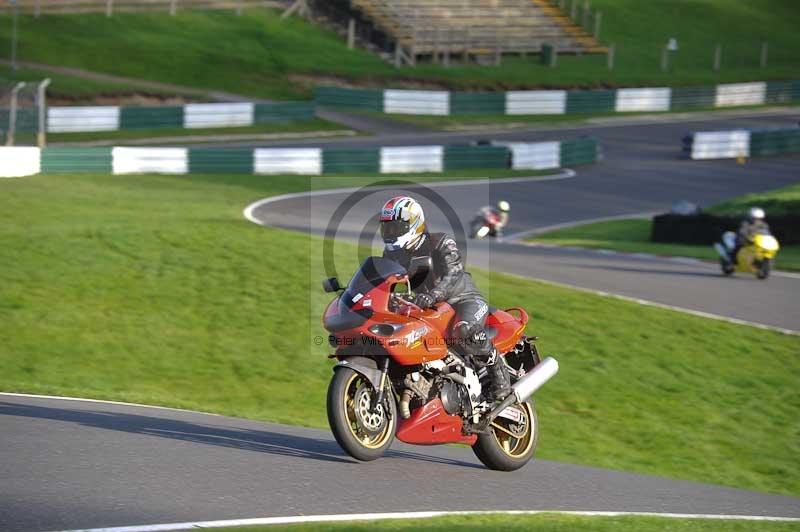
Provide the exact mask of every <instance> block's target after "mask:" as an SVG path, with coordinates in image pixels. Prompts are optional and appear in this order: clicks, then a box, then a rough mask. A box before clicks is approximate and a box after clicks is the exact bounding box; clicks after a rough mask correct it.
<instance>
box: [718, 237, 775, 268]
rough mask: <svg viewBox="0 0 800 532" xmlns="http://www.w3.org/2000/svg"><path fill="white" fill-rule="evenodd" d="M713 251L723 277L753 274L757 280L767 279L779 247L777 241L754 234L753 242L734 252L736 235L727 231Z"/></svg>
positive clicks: (773, 238)
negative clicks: (716, 255)
mask: <svg viewBox="0 0 800 532" xmlns="http://www.w3.org/2000/svg"><path fill="white" fill-rule="evenodd" d="M714 249H715V250H716V251H717V253H718V254H719V263H720V266H721V267H722V273H723V275H731V274H733V272H745V273H754V274H755V275H756V277H758V278H759V279H766V278H767V277H769V272H770V270H771V269H772V263H773V262H774V260H775V255H777V254H778V250H779V249H780V245H779V244H778V240H777V239H776V238H775V237H774V236H772V235H770V234H765V233H759V234H756V235H755V236H754V237H753V240H752V241H751V242H749V243H747V244H745V245H743V246H742V247H741V248H739V251H737V252H736V256H735V257H734V256H733V253H734V250H735V249H736V233H734V232H733V231H727V232H725V233H724V234H723V235H722V242H717V243H715V244H714Z"/></svg>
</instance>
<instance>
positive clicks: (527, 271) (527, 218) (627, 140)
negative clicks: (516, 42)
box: [252, 115, 800, 331]
mask: <svg viewBox="0 0 800 532" xmlns="http://www.w3.org/2000/svg"><path fill="white" fill-rule="evenodd" d="M798 119H800V115H788V116H770V117H764V116H758V117H756V118H753V117H740V118H734V119H731V118H725V119H722V120H715V121H711V122H698V123H693V124H691V126H687V125H686V124H682V123H667V124H648V125H644V126H643V125H635V126H624V127H621V126H610V127H598V128H594V129H592V130H591V131H587V132H586V133H591V134H592V135H594V136H596V137H598V138H599V139H600V141H601V144H602V146H603V151H604V161H603V162H601V163H600V164H596V165H591V166H585V167H580V168H578V169H577V176H575V177H573V178H571V179H560V180H544V181H537V180H530V181H519V180H515V181H512V182H507V181H497V182H493V183H486V182H474V183H459V184H455V185H447V184H441V185H439V186H436V187H435V188H434V190H435V192H436V193H438V194H439V195H440V196H441V197H442V198H444V200H445V201H446V203H447V204H448V205H449V206H450V207H452V208H453V209H454V210H455V212H456V213H457V216H458V221H459V222H460V223H461V224H467V223H468V222H469V220H470V219H471V218H472V216H473V215H474V213H475V212H476V210H477V209H478V208H479V207H480V206H482V205H485V204H488V203H494V202H496V201H497V200H499V199H507V200H509V201H511V204H512V216H511V223H510V225H509V227H508V229H507V234H509V235H513V234H516V233H522V232H525V231H528V230H530V229H535V228H538V227H544V226H550V225H554V224H560V223H568V222H575V221H580V220H591V219H595V218H602V217H608V216H623V215H632V214H638V213H644V212H665V211H667V210H669V208H670V206H671V205H672V204H673V203H674V202H676V201H678V200H682V199H686V200H690V201H692V202H695V203H698V204H700V205H709V204H712V203H715V202H718V201H721V200H724V199H727V198H730V197H734V196H738V195H741V194H744V193H748V192H756V191H763V190H768V189H771V188H776V187H780V186H784V185H788V184H791V183H795V182H798V181H800V157H798V156H786V157H775V158H763V159H751V160H749V161H748V162H747V163H746V164H737V163H736V162H735V161H688V160H685V159H682V158H680V149H679V146H680V138H681V137H682V136H683V135H684V134H685V133H687V132H688V131H690V130H714V129H729V128H738V127H755V126H758V127H764V126H774V125H787V124H790V123H796V122H797V121H798ZM580 133H583V132H581V131H575V130H569V131H568V132H564V131H561V130H559V131H556V132H553V131H550V132H545V133H543V132H540V131H536V132H513V133H506V134H496V135H492V138H502V139H504V140H543V139H553V138H556V139H557V138H574V137H575V136H576V134H580ZM400 137H402V139H403V140H398V138H400ZM440 137H441V134H436V138H437V139H438V140H441V141H448V142H455V141H464V142H466V141H469V140H475V139H477V138H485V137H486V135H475V134H469V135H457V136H455V137H454V136H452V135H449V134H446V136H445V138H440ZM415 140H416V141H417V143H418V144H425V143H431V142H432V141H431V139H430V138H429V137H424V138H420V137H419V136H417V137H415ZM408 141H409V139H408V138H406V137H405V136H402V135H400V136H393V137H386V138H381V139H370V140H368V141H366V140H365V139H346V140H339V141H330V142H328V143H326V144H329V145H332V146H333V145H337V146H341V145H347V146H352V145H354V144H356V143H358V144H359V145H363V144H365V143H369V144H374V145H380V144H382V143H384V144H388V143H392V144H407V143H408ZM379 179H380V178H379V177H378V178H376V180H379ZM409 191H410V192H412V193H413V192H416V193H417V195H418V196H419V195H420V189H419V188H415V187H413V186H409V187H390V188H388V189H383V190H380V189H375V190H373V194H371V195H368V196H367V197H364V198H363V199H360V200H359V201H356V199H354V198H353V197H352V192H351V191H344V192H342V191H338V192H337V191H331V192H330V193H326V194H324V195H319V194H318V193H315V195H313V196H299V197H298V196H295V195H293V196H290V197H287V198H286V199H284V200H281V201H270V202H269V203H267V204H264V205H262V206H260V207H256V208H255V209H253V211H252V216H253V218H254V219H255V220H258V221H259V222H260V223H263V224H264V225H270V226H277V227H283V228H288V229H294V230H300V231H308V232H312V233H316V234H324V233H325V231H326V229H327V228H328V227H329V224H330V221H331V218H332V216H333V213H334V211H335V210H336V209H338V208H339V207H340V206H341V205H346V206H348V207H349V210H348V215H347V216H346V217H345V218H344V219H343V220H342V222H341V224H340V225H338V231H337V233H336V237H337V239H351V240H353V239H357V238H358V237H359V236H360V235H361V233H362V229H363V228H364V227H365V226H367V224H368V221H369V220H371V219H374V217H375V213H376V212H377V209H378V207H379V206H380V205H381V204H382V202H383V200H385V199H386V198H387V197H391V195H393V194H396V193H401V192H409ZM422 203H423V206H424V207H426V214H427V215H428V217H429V220H430V223H429V226H430V227H431V228H433V229H432V230H437V229H438V230H446V231H453V229H452V227H453V224H451V223H450V221H449V220H448V219H447V218H446V217H445V216H444V215H443V211H442V210H441V205H440V204H438V203H437V204H434V202H432V201H430V200H428V199H425V198H423V199H422ZM456 225H457V223H456ZM466 246H467V252H468V266H469V265H472V266H479V267H484V268H491V269H492V270H495V271H504V272H508V273H513V274H517V275H522V276H526V277H532V278H537V279H543V280H547V281H551V282H557V283H564V284H569V285H573V286H577V287H581V288H585V289H590V290H596V291H602V292H609V293H613V294H619V295H622V296H625V297H630V298H634V299H642V300H646V301H652V302H655V303H658V304H662V305H668V306H675V307H679V308H682V309H688V310H691V311H696V312H701V313H707V314H713V315H719V316H723V317H728V318H732V319H735V320H741V321H747V322H751V323H755V324H762V325H765V326H769V327H774V328H778V329H784V330H791V331H798V330H800V303H798V301H800V297H799V296H800V276H797V275H781V274H776V275H774V276H773V277H772V278H771V279H769V280H768V281H766V282H763V281H758V280H757V279H755V277H753V276H747V275H742V274H738V275H736V276H735V277H733V278H723V277H721V276H720V274H719V268H718V266H716V265H714V264H706V263H688V262H687V263H681V262H675V261H667V260H662V259H657V258H647V257H638V256H627V255H603V254H600V253H597V252H593V251H581V250H564V249H553V248H546V249H545V248H537V247H531V246H526V245H522V244H521V243H513V242H500V243H494V242H474V241H471V242H467V243H466ZM778 265H780V256H779V257H778ZM348 273H349V272H341V275H342V277H343V278H347V277H348ZM531 310H532V311H533V312H534V314H535V312H536V309H531Z"/></svg>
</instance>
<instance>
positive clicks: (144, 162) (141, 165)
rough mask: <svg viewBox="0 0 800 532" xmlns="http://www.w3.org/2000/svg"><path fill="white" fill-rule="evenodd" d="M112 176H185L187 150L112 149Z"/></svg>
mask: <svg viewBox="0 0 800 532" xmlns="http://www.w3.org/2000/svg"><path fill="white" fill-rule="evenodd" d="M111 167H112V169H113V173H114V174H146V173H155V174H186V173H189V150H188V149H186V148H113V149H112V150H111Z"/></svg>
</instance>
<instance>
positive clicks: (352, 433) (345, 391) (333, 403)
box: [328, 367, 397, 462]
mask: <svg viewBox="0 0 800 532" xmlns="http://www.w3.org/2000/svg"><path fill="white" fill-rule="evenodd" d="M374 393H376V391H375V389H374V388H373V387H372V385H371V384H370V383H369V381H368V380H367V379H366V378H365V377H364V376H362V375H361V374H360V373H358V372H356V371H353V370H352V369H350V368H345V367H340V368H337V369H336V370H335V371H334V373H333V378H332V379H331V382H330V385H329V386H328V424H329V425H330V427H331V432H333V437H334V438H335V439H336V442H337V443H338V444H339V446H340V447H341V448H342V449H343V450H344V451H345V452H346V453H347V454H349V455H350V456H352V457H353V458H355V459H356V460H361V461H364V462H368V461H370V460H376V459H378V458H380V457H381V456H383V454H384V453H385V452H386V450H387V449H389V446H390V445H391V444H392V441H394V434H395V431H396V430H397V402H396V401H395V397H394V394H393V393H392V392H391V391H390V390H387V392H386V394H385V397H384V401H383V407H382V408H381V411H380V415H379V414H376V413H374V412H370V411H366V410H365V408H364V406H365V404H366V403H365V402H368V401H369V400H371V398H372V394H374ZM358 405H361V409H360V410H359V411H357V410H358ZM359 412H361V413H359ZM376 416H377V417H376ZM365 417H366V418H373V419H378V418H380V419H381V421H380V423H378V424H377V426H373V427H370V426H368V425H369V424H368V422H367V421H365ZM373 425H375V423H373Z"/></svg>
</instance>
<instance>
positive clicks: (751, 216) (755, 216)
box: [747, 207, 766, 222]
mask: <svg viewBox="0 0 800 532" xmlns="http://www.w3.org/2000/svg"><path fill="white" fill-rule="evenodd" d="M765 216H766V214H765V213H764V209H762V208H761V207H751V208H750V210H749V211H747V219H748V220H750V221H751V222H754V221H756V220H763V219H764V217H765Z"/></svg>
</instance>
